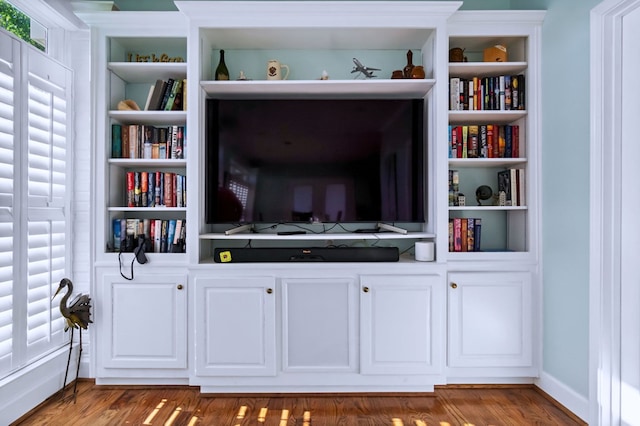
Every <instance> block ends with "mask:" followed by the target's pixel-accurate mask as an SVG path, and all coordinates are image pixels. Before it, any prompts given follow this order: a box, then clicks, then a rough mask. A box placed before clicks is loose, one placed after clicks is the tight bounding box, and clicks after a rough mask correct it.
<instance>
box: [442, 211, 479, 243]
mask: <svg viewBox="0 0 640 426" xmlns="http://www.w3.org/2000/svg"><path fill="white" fill-rule="evenodd" d="M481 230H482V219H480V218H466V217H463V218H460V217H456V218H451V219H449V251H450V252H464V251H481V249H480V234H481Z"/></svg>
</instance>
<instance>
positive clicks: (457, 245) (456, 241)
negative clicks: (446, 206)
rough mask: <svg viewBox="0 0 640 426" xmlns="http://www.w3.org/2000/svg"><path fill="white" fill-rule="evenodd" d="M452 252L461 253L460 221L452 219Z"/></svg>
mask: <svg viewBox="0 0 640 426" xmlns="http://www.w3.org/2000/svg"><path fill="white" fill-rule="evenodd" d="M453 251H462V219H461V218H459V217H456V218H453Z"/></svg>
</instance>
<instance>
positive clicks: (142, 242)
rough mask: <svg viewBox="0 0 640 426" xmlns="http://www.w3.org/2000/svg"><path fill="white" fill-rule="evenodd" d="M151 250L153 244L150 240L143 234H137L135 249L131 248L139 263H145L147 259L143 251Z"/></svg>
mask: <svg viewBox="0 0 640 426" xmlns="http://www.w3.org/2000/svg"><path fill="white" fill-rule="evenodd" d="M152 250H153V245H152V243H151V240H149V239H147V237H146V236H145V235H144V234H143V235H139V236H138V245H137V246H136V248H135V249H133V253H134V254H135V256H136V259H137V260H138V263H140V264H144V263H147V261H148V260H149V259H147V256H146V255H145V252H147V251H149V252H150V251H152Z"/></svg>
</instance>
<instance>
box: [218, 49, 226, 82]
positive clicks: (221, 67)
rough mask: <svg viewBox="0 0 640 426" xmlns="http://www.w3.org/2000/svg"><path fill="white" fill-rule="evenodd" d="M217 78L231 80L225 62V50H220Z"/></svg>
mask: <svg viewBox="0 0 640 426" xmlns="http://www.w3.org/2000/svg"><path fill="white" fill-rule="evenodd" d="M216 80H229V69H228V68H227V64H225V62H224V50H220V62H218V67H217V68H216Z"/></svg>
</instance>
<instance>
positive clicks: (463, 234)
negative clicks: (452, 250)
mask: <svg viewBox="0 0 640 426" xmlns="http://www.w3.org/2000/svg"><path fill="white" fill-rule="evenodd" d="M468 236H469V224H468V222H467V219H464V218H462V219H460V251H467V246H468Z"/></svg>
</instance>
